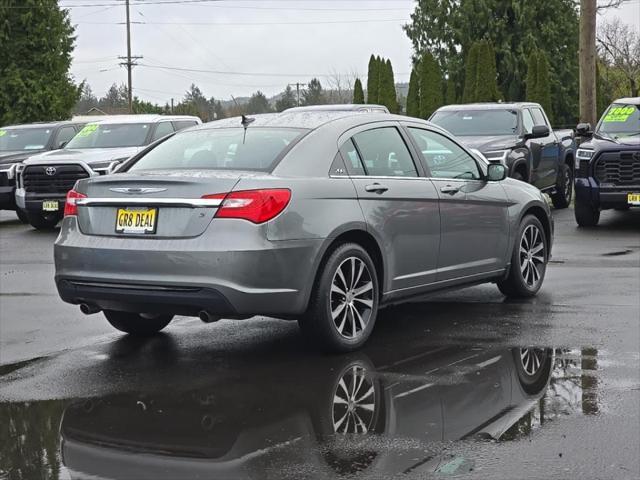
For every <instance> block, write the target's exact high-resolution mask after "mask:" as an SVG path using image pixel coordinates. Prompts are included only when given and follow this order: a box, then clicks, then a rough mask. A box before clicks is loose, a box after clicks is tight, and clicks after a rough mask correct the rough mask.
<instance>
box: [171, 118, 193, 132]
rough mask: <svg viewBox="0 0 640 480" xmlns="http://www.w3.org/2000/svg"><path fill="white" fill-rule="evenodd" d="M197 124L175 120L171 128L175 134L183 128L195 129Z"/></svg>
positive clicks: (191, 121) (190, 121)
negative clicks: (174, 130)
mask: <svg viewBox="0 0 640 480" xmlns="http://www.w3.org/2000/svg"><path fill="white" fill-rule="evenodd" d="M197 124H198V122H196V121H195V120H176V121H174V122H173V126H174V128H175V129H176V132H177V131H179V130H182V129H184V128H189V127H195V126H196V125H197Z"/></svg>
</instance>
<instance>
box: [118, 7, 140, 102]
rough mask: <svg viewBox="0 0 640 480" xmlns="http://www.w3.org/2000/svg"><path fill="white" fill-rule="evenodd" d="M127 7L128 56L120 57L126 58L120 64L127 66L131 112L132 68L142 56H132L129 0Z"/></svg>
mask: <svg viewBox="0 0 640 480" xmlns="http://www.w3.org/2000/svg"><path fill="white" fill-rule="evenodd" d="M125 7H126V11H127V56H126V57H118V58H119V59H120V60H125V61H124V62H122V63H121V64H120V65H123V66H126V67H127V102H128V104H129V113H133V108H132V101H133V95H132V90H133V87H132V82H131V70H132V69H133V67H134V66H135V65H137V63H136V62H135V60H139V59H141V58H142V57H132V56H131V19H130V18H129V0H125Z"/></svg>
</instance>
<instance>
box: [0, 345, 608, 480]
mask: <svg viewBox="0 0 640 480" xmlns="http://www.w3.org/2000/svg"><path fill="white" fill-rule="evenodd" d="M597 354H598V352H597V350H594V349H583V350H570V349H551V348H511V349H503V350H487V349H475V348H457V347H456V348H433V349H431V350H429V351H425V352H423V353H420V354H417V355H412V356H410V357H403V356H402V355H400V354H398V353H396V354H390V353H389V352H386V353H385V354H384V355H379V356H378V357H379V358H374V356H373V355H371V356H370V357H369V356H367V355H366V354H364V353H360V354H354V355H349V356H343V357H317V358H316V359H315V360H313V361H309V362H300V363H299V365H298V366H297V368H296V371H293V370H292V369H289V371H287V372H286V374H285V373H283V372H281V373H280V374H279V375H278V376H277V377H274V375H273V374H267V371H266V370H265V371H264V372H261V371H260V369H261V367H260V366H256V365H255V364H253V365H252V367H249V366H248V365H245V366H239V367H238V370H237V371H236V370H234V373H233V377H232V378H229V377H227V378H226V379H225V380H221V381H217V382H216V381H215V380H213V381H212V382H211V384H210V385H207V386H204V387H203V386H196V387H193V388H182V387H180V388H174V387H168V388H167V391H166V392H164V393H157V392H154V393H149V392H147V393H142V392H141V393H136V394H133V393H128V394H114V395H108V396H104V397H100V398H91V399H84V400H78V401H74V402H71V403H68V402H61V401H48V402H34V403H24V404H18V403H10V404H0V420H1V421H0V425H2V427H0V428H1V429H2V430H7V429H8V430H7V431H3V432H0V433H2V437H3V438H5V439H9V441H8V442H2V443H3V446H2V447H1V448H2V450H0V459H1V460H0V474H2V472H4V473H5V474H8V477H9V478H48V477H49V478H58V476H59V475H58V474H59V470H60V469H61V468H62V469H65V470H66V473H68V475H69V476H71V478H87V477H92V476H95V477H100V478H154V479H160V478H172V479H174V478H283V477H291V478H307V477H313V478H316V477H317V478H328V477H333V476H340V475H352V474H355V473H358V472H361V473H362V474H363V475H364V476H374V477H386V476H391V475H395V474H403V473H404V474H408V476H413V475H416V476H419V477H420V478H423V476H424V474H427V473H436V474H442V475H447V474H464V473H468V472H472V471H473V469H474V460H473V448H472V447H473V445H476V444H478V443H479V442H486V441H517V440H519V439H522V438H526V437H527V436H529V435H530V434H531V433H532V432H533V431H534V430H536V429H538V428H541V427H542V426H543V424H544V423H546V422H548V421H552V420H554V419H555V418H557V417H560V416H566V415H574V414H580V415H582V414H586V415H591V414H597V413H598V411H599V408H600V407H599V405H598V399H597V396H596V393H597V376H596V375H595V370H596V369H597ZM235 367H236V366H235V365H234V368H235ZM227 368H228V365H227ZM265 368H266V367H265ZM271 368H272V366H271ZM243 369H246V371H242V370H243ZM269 372H273V370H272V369H271V370H269ZM245 375H246V377H245ZM213 378H215V377H213ZM247 378H248V379H250V381H247ZM65 405H66V408H64V407H65ZM63 410H64V413H63ZM60 417H62V420H61V422H60ZM59 422H60V423H59ZM58 425H59V431H58ZM58 442H59V444H58ZM456 446H458V447H460V448H456ZM58 453H59V455H58ZM60 461H61V463H62V467H61V465H60ZM0 476H2V475H0Z"/></svg>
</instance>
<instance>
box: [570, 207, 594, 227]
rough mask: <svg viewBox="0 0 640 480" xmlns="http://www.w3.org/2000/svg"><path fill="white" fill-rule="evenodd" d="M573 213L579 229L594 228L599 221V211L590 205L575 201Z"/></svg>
mask: <svg viewBox="0 0 640 480" xmlns="http://www.w3.org/2000/svg"><path fill="white" fill-rule="evenodd" d="M573 213H574V214H575V216H576V222H577V223H578V226H580V227H595V226H596V225H598V222H599V221H600V210H599V209H597V208H595V207H593V205H591V204H590V203H582V202H578V201H576V207H575V210H574V211H573Z"/></svg>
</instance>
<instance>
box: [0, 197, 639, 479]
mask: <svg viewBox="0 0 640 480" xmlns="http://www.w3.org/2000/svg"><path fill="white" fill-rule="evenodd" d="M555 213H556V215H555V224H556V234H555V244H554V249H553V258H552V260H551V263H550V266H549V269H548V272H547V278H546V280H545V283H544V285H543V287H542V290H541V292H540V294H539V295H538V296H537V297H536V298H534V299H532V300H530V301H517V302H516V301H505V299H504V297H503V296H502V295H501V294H500V293H499V292H498V290H497V289H496V288H495V287H494V286H493V285H485V286H480V287H473V288H469V289H466V290H463V291H459V292H453V293H450V294H444V295H443V294H441V295H438V296H436V297H432V298H429V299H426V300H425V301H424V302H414V303H411V304H406V305H402V306H397V307H391V308H388V309H386V310H385V311H384V312H383V314H382V316H381V318H380V319H379V323H378V326H377V328H376V330H375V331H374V333H373V335H372V337H371V339H370V341H369V343H368V344H367V345H366V346H365V348H363V349H362V350H361V351H360V352H358V353H356V354H350V355H344V356H340V355H338V356H326V355H320V354H317V353H314V352H310V351H308V350H307V347H306V344H305V343H304V342H303V341H302V337H301V336H300V333H299V331H298V328H297V326H296V325H295V322H286V321H281V320H273V319H265V318H254V319H251V320H246V321H230V320H222V321H219V322H217V323H215V324H210V325H205V324H203V323H201V322H200V321H199V320H198V319H196V318H180V319H178V320H177V321H175V322H173V323H172V324H171V326H170V327H169V328H167V329H166V330H165V331H164V332H163V333H161V334H159V335H156V336H154V337H152V338H150V339H147V340H134V339H131V338H126V336H123V335H120V334H118V333H114V330H113V329H112V328H111V327H110V326H109V325H108V324H107V322H106V321H105V320H104V318H103V317H102V316H101V314H97V315H92V316H85V315H83V314H82V313H80V311H79V309H78V308H77V307H74V306H72V305H68V304H65V303H63V302H61V301H60V300H59V298H58V295H57V292H56V290H55V286H54V282H53V271H54V268H53V258H52V247H53V241H54V240H55V236H56V233H43V232H38V231H35V230H33V229H31V228H30V227H28V226H25V225H22V224H21V223H19V222H18V221H17V220H16V219H15V216H14V214H13V213H12V212H1V213H0V256H1V257H0V365H1V366H0V419H1V420H0V437H2V438H5V439H6V438H10V439H11V441H9V442H3V443H2V450H1V451H0V472H7V471H9V472H10V471H17V470H16V469H20V470H21V471H22V474H23V478H58V477H57V473H56V472H59V477H60V478H86V477H87V476H89V475H95V476H96V477H109V478H112V477H115V478H120V477H122V478H141V475H142V476H144V477H149V478H187V476H189V475H190V476H191V477H193V478H201V477H205V476H206V477H207V478H237V477H239V476H244V477H251V478H283V477H286V478H327V477H331V476H352V475H357V474H358V473H359V472H360V473H365V472H366V475H367V478H387V477H389V476H392V475H400V476H406V477H408V478H413V477H415V478H424V475H425V473H433V472H437V474H438V475H473V476H474V477H480V478H617V479H619V478H637V477H638V474H639V473H640V461H639V457H638V451H640V433H639V430H638V424H639V423H640V352H639V351H638V350H639V349H638V346H639V340H640V322H639V318H640V299H639V294H638V292H640V212H638V211H630V212H617V211H606V212H603V214H602V220H601V222H600V226H599V227H598V228H595V229H578V228H577V227H576V225H575V221H574V218H573V212H572V210H571V209H567V210H562V211H559V212H555ZM528 346H536V347H539V349H541V350H545V351H548V352H553V358H552V362H553V364H552V368H551V371H550V379H549V380H548V386H547V387H546V388H545V389H544V390H543V391H541V392H539V393H537V394H531V395H524V396H523V397H522V398H520V397H518V395H517V394H516V393H514V392H515V386H514V385H513V379H512V377H510V376H509V374H508V373H505V372H510V371H511V370H510V369H511V367H510V365H511V363H512V360H511V355H517V354H519V353H522V352H523V350H521V348H522V347H528ZM349 372H352V374H351V376H349ZM355 372H360V373H358V375H360V376H358V375H356V374H355ZM362 372H365V373H362ZM350 379H351V380H354V381H356V379H358V380H357V381H358V382H360V381H361V382H370V384H371V388H372V390H371V391H372V392H374V394H375V395H374V397H375V400H374V401H373V402H372V404H371V405H372V406H370V407H367V408H365V409H364V410H363V411H362V412H361V415H360V416H354V417H353V422H354V423H353V425H354V426H352V427H351V429H350V428H349V427H348V425H347V427H345V428H346V429H345V435H326V430H325V428H326V422H327V421H331V419H332V420H333V421H334V425H335V422H336V408H337V407H338V406H339V403H340V402H339V401H338V400H337V399H338V394H337V392H338V391H339V386H340V384H341V382H342V384H343V385H345V384H346V385H348V381H349V380H350ZM354 385H355V384H354ZM358 385H360V384H358ZM367 385H369V384H368V383H367ZM347 389H348V388H347ZM505 397H507V398H505ZM332 415H333V417H332ZM63 417H64V418H63ZM350 418H351V417H350ZM9 419H10V420H11V421H9ZM365 424H366V428H363V427H362V426H358V425H365ZM338 430H339V429H338ZM496 438H497V440H496ZM167 439H168V440H167ZM136 452H137V453H140V452H144V453H145V454H146V455H144V456H137V455H135V453H136ZM114 462H115V463H114ZM115 464H117V465H118V468H117V469H115V467H114V465H115ZM79 472H82V473H79Z"/></svg>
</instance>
